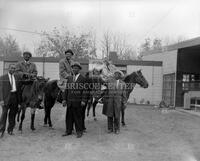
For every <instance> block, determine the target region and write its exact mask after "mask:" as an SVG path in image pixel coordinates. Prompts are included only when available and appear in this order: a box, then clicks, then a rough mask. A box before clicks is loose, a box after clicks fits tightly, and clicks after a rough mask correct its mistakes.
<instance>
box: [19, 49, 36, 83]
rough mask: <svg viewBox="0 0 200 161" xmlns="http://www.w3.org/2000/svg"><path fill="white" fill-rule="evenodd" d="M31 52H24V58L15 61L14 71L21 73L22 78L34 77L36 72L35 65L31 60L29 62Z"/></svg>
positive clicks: (29, 78)
mask: <svg viewBox="0 0 200 161" xmlns="http://www.w3.org/2000/svg"><path fill="white" fill-rule="evenodd" d="M31 57H32V54H31V53H30V52H27V51H26V52H24V53H23V58H24V60H23V61H21V62H19V63H17V65H16V73H18V74H21V75H22V77H23V78H25V79H27V80H31V79H33V78H35V77H36V76H37V74H38V72H37V68H36V65H35V64H34V63H33V62H30V59H31Z"/></svg>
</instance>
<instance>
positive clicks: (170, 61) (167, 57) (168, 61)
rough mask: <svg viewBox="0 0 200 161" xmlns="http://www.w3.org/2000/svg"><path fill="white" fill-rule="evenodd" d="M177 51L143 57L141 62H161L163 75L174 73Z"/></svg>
mask: <svg viewBox="0 0 200 161" xmlns="http://www.w3.org/2000/svg"><path fill="white" fill-rule="evenodd" d="M177 55H178V54H177V50H173V51H167V52H163V53H157V54H151V55H147V56H144V57H143V60H154V61H162V62H163V74H170V73H176V68H177Z"/></svg>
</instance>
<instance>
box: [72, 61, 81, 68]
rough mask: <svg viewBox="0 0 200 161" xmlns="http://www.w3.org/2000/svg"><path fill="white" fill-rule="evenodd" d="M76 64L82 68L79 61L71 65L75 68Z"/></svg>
mask: <svg viewBox="0 0 200 161" xmlns="http://www.w3.org/2000/svg"><path fill="white" fill-rule="evenodd" d="M74 66H77V67H79V68H80V69H82V67H81V64H80V63H79V62H74V63H73V64H72V65H71V67H72V68H73V67H74Z"/></svg>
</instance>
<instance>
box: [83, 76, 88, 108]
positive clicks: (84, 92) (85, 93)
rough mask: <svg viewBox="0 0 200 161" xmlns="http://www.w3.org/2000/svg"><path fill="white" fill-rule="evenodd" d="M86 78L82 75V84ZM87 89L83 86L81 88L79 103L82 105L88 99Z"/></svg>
mask: <svg viewBox="0 0 200 161" xmlns="http://www.w3.org/2000/svg"><path fill="white" fill-rule="evenodd" d="M86 82H87V81H86V78H84V77H82V81H81V83H82V84H83V85H84V84H85V83H86ZM89 93H90V92H89V91H88V90H87V89H85V88H84V86H83V89H82V99H81V105H82V106H84V105H85V104H86V102H87V100H88V97H89Z"/></svg>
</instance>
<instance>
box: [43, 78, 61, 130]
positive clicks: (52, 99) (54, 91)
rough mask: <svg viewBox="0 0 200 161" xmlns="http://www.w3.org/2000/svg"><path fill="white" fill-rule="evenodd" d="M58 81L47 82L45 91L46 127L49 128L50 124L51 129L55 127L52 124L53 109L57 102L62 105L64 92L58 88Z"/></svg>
mask: <svg viewBox="0 0 200 161" xmlns="http://www.w3.org/2000/svg"><path fill="white" fill-rule="evenodd" d="M57 81H58V80H51V81H49V82H47V84H46V87H45V89H44V111H45V117H44V126H47V123H48V125H49V127H51V128H52V126H53V125H52V122H51V109H52V107H53V106H54V104H55V103H56V101H57V102H59V103H62V91H61V90H60V88H59V87H58V85H57Z"/></svg>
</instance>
